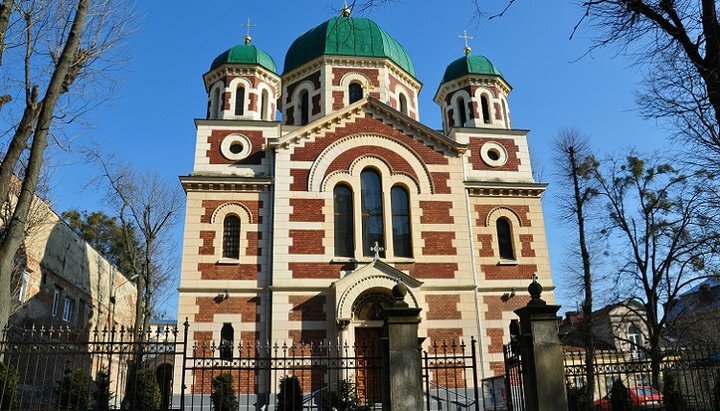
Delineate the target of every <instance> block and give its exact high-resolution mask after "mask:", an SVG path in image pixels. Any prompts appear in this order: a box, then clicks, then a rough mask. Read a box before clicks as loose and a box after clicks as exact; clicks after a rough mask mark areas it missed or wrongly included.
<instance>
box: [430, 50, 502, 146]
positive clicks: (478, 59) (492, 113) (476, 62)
mask: <svg viewBox="0 0 720 411" xmlns="http://www.w3.org/2000/svg"><path fill="white" fill-rule="evenodd" d="M461 37H462V36H461ZM471 52H472V50H471V49H470V47H468V46H467V44H466V46H465V55H463V56H462V57H460V58H458V59H456V60H454V61H453V62H451V63H450V64H449V65H448V66H447V68H446V69H445V74H444V75H443V77H442V80H441V82H440V86H439V87H438V90H437V92H436V93H435V102H436V103H437V104H439V105H440V109H441V114H442V122H443V130H444V131H445V132H446V133H448V132H450V130H451V129H453V128H472V127H476V128H502V129H510V128H511V125H510V109H509V106H508V94H510V91H511V90H512V89H511V87H510V85H509V84H508V83H507V81H505V78H504V77H503V75H502V73H501V72H500V70H498V68H497V67H496V66H495V65H494V64H493V63H492V61H490V59H488V58H487V57H485V56H479V55H473V54H471Z"/></svg>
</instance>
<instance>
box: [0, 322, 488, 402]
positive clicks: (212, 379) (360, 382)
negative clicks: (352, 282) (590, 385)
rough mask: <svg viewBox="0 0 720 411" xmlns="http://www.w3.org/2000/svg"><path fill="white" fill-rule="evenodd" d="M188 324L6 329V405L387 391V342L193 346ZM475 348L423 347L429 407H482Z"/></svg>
mask: <svg viewBox="0 0 720 411" xmlns="http://www.w3.org/2000/svg"><path fill="white" fill-rule="evenodd" d="M188 328H189V324H188V323H187V322H186V323H185V324H184V327H182V328H180V329H178V328H176V327H168V328H156V329H153V330H152V331H147V332H145V333H143V334H142V338H140V337H138V336H136V335H135V333H134V331H133V330H132V329H126V328H119V329H112V330H96V331H93V332H87V331H86V332H84V333H79V332H74V331H72V330H70V329H67V328H60V329H53V328H50V329H43V328H40V329H25V330H16V329H9V330H6V331H5V332H4V333H3V335H2V340H1V341H0V355H1V356H2V362H0V409H2V410H16V409H23V410H49V409H84V410H87V409H98V410H102V409H105V410H111V409H143V410H153V409H158V410H160V409H162V410H167V409H182V410H186V409H190V410H195V409H201V410H209V409H233V410H237V409H241V410H261V409H262V410H274V409H283V410H293V411H294V410H317V411H320V410H328V411H329V410H332V409H338V410H343V409H345V410H356V411H365V410H367V411H369V410H379V409H381V408H382V403H383V400H384V397H383V396H384V395H387V392H388V391H387V388H386V385H387V384H389V383H388V382H387V381H384V377H383V376H384V375H387V372H388V370H387V369H386V368H384V367H387V366H388V364H387V361H386V360H385V358H387V357H386V351H385V348H384V346H383V345H382V344H380V343H377V344H376V343H373V344H364V343H362V344H356V345H348V344H336V343H328V342H323V343H318V344H282V343H281V344H263V343H257V342H255V341H243V342H241V343H239V344H237V345H234V346H228V345H215V344H214V343H213V342H212V341H208V342H200V343H195V344H190V345H189V344H188ZM476 345H477V343H476V341H475V339H474V338H473V339H471V341H470V343H469V344H467V345H466V344H465V343H463V342H438V343H433V344H432V345H430V346H429V347H428V348H427V350H425V351H423V352H422V359H421V361H422V365H423V378H424V381H423V383H424V387H423V388H424V391H425V399H426V409H427V410H428V411H431V410H475V411H478V410H480V398H479V394H480V393H479V387H478V382H479V380H478V375H477V364H476V356H477V355H476V354H477V353H476ZM136 364H139V366H136ZM173 386H175V387H180V389H178V390H177V392H173ZM218 404H221V405H220V406H219V408H216V407H218Z"/></svg>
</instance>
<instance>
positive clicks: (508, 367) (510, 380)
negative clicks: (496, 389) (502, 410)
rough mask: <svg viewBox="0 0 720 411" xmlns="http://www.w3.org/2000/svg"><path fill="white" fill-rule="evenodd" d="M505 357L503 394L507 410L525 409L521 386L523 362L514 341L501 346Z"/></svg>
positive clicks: (517, 410)
mask: <svg viewBox="0 0 720 411" xmlns="http://www.w3.org/2000/svg"><path fill="white" fill-rule="evenodd" d="M503 354H504V357H505V394H506V401H507V408H508V410H509V411H524V410H525V389H524V387H523V363H522V357H521V356H520V353H519V351H518V350H517V347H516V343H515V342H512V343H511V344H507V345H505V346H503Z"/></svg>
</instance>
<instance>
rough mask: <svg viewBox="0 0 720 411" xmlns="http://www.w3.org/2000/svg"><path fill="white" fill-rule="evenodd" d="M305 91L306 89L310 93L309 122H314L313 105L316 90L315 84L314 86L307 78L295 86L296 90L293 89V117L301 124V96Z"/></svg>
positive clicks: (297, 123) (296, 122)
mask: <svg viewBox="0 0 720 411" xmlns="http://www.w3.org/2000/svg"><path fill="white" fill-rule="evenodd" d="M303 91H306V92H307V94H308V122H312V117H313V107H312V98H313V93H314V91H315V86H313V83H312V82H311V81H310V80H305V81H303V82H301V83H300V84H298V85H297V87H295V90H294V91H293V95H292V99H291V101H292V106H293V119H295V124H296V125H299V124H300V123H301V119H300V117H301V115H300V114H301V113H300V96H301V95H302V93H303Z"/></svg>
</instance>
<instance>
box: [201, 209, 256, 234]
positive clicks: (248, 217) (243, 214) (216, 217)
mask: <svg viewBox="0 0 720 411" xmlns="http://www.w3.org/2000/svg"><path fill="white" fill-rule="evenodd" d="M228 214H236V215H237V216H238V217H240V222H241V223H243V224H252V222H253V218H252V213H251V212H250V210H248V209H247V207H245V206H244V205H243V204H240V203H223V204H221V205H219V206H218V207H217V208H216V209H215V211H213V214H212V217H211V218H210V223H211V224H213V225H219V227H220V229H221V230H222V223H223V220H224V219H225V216H226V215H228Z"/></svg>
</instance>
